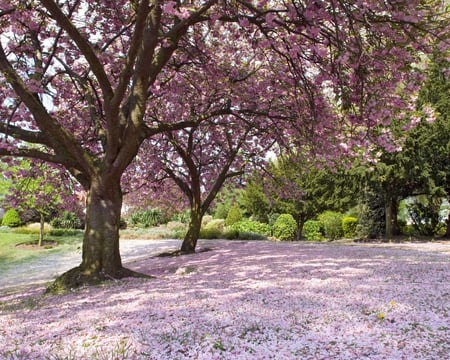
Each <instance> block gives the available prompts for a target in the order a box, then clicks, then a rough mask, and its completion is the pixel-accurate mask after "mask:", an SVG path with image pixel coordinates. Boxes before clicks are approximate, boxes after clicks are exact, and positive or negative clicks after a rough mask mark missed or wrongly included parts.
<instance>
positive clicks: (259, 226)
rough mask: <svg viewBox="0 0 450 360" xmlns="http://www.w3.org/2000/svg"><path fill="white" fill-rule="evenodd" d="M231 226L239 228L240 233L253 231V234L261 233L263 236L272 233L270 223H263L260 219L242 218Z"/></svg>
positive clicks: (235, 228)
mask: <svg viewBox="0 0 450 360" xmlns="http://www.w3.org/2000/svg"><path fill="white" fill-rule="evenodd" d="M231 228H232V229H234V230H237V231H238V232H239V234H241V233H253V234H260V235H263V236H269V235H270V225H269V224H265V223H261V222H259V221H254V220H241V221H239V222H236V223H234V224H233V226H232V227H231Z"/></svg>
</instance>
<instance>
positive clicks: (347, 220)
mask: <svg viewBox="0 0 450 360" xmlns="http://www.w3.org/2000/svg"><path fill="white" fill-rule="evenodd" d="M357 226H358V219H357V218H355V217H353V216H344V217H343V218H342V231H343V233H344V237H346V238H353V237H355V236H356V227H357Z"/></svg>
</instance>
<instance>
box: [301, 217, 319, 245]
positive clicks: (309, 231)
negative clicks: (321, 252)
mask: <svg viewBox="0 0 450 360" xmlns="http://www.w3.org/2000/svg"><path fill="white" fill-rule="evenodd" d="M303 236H304V237H305V238H306V240H308V241H321V240H323V226H322V223H321V222H320V221H318V220H308V221H306V222H305V223H304V224H303Z"/></svg>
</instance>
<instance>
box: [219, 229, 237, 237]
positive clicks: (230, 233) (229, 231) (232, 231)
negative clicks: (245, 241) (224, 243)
mask: <svg viewBox="0 0 450 360" xmlns="http://www.w3.org/2000/svg"><path fill="white" fill-rule="evenodd" d="M222 236H223V238H224V239H227V240H236V239H238V238H239V231H238V230H236V229H233V228H227V229H226V230H225V231H224V232H223V233H222Z"/></svg>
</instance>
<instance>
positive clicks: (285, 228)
mask: <svg viewBox="0 0 450 360" xmlns="http://www.w3.org/2000/svg"><path fill="white" fill-rule="evenodd" d="M296 234H297V222H296V221H295V219H294V217H293V216H292V215H291V214H281V215H280V216H279V217H278V218H277V220H276V221H275V223H274V224H273V236H274V237H275V238H277V239H278V240H281V241H286V240H291V241H292V240H295V238H296Z"/></svg>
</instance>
